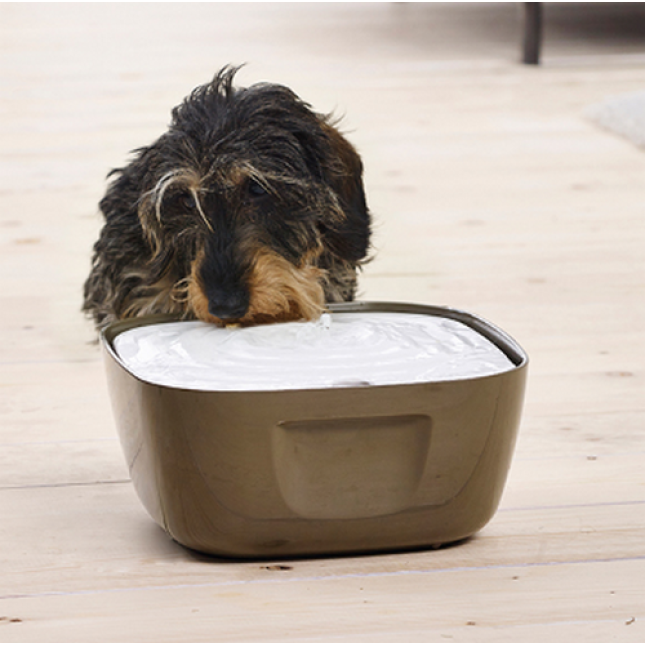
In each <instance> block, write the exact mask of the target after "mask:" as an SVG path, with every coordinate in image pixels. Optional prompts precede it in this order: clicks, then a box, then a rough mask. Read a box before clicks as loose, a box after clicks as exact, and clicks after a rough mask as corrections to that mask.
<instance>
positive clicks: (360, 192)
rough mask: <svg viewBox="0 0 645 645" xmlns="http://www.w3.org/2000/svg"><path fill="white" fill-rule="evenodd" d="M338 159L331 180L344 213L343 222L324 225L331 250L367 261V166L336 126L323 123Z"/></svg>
mask: <svg viewBox="0 0 645 645" xmlns="http://www.w3.org/2000/svg"><path fill="white" fill-rule="evenodd" d="M322 128H323V130H324V132H325V134H326V137H327V139H328V141H329V143H330V144H331V155H332V157H333V159H334V161H333V162H332V163H330V164H329V166H328V168H329V175H330V176H328V177H327V181H328V182H329V185H330V187H331V188H332V189H333V190H334V192H335V193H336V197H337V199H338V201H339V205H340V207H341V209H342V211H343V217H342V219H340V220H336V218H334V221H326V222H321V230H322V232H323V235H324V238H325V243H326V246H327V248H329V249H330V250H332V251H333V253H334V254H335V255H337V256H338V257H340V258H342V259H344V260H347V261H349V262H351V263H353V264H356V263H358V262H360V261H361V260H363V259H365V257H366V256H367V253H368V250H369V240H370V235H371V216H370V213H369V210H368V208H367V202H366V199H365V190H364V188H363V163H362V161H361V158H360V156H359V155H358V153H357V152H356V150H355V149H354V147H353V146H352V145H351V144H350V143H349V141H347V139H345V137H344V136H343V135H342V134H341V133H340V132H339V131H338V130H337V129H336V128H335V127H334V126H332V125H330V124H329V123H327V122H323V123H322Z"/></svg>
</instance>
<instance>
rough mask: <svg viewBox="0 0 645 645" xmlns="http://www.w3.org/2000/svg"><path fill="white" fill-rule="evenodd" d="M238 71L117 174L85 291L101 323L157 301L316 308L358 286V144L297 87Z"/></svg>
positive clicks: (235, 310)
mask: <svg viewBox="0 0 645 645" xmlns="http://www.w3.org/2000/svg"><path fill="white" fill-rule="evenodd" d="M236 71H237V69H236V68H232V67H226V68H224V69H223V70H221V71H220V72H219V73H218V74H217V75H216V76H215V78H214V80H213V81H212V82H211V83H208V84H206V85H203V86H201V87H198V88H197V89H195V90H194V91H193V92H192V94H190V96H188V97H187V98H186V99H185V100H184V102H183V103H182V104H181V105H179V106H178V107H176V108H175V109H174V110H173V112H172V122H171V124H170V127H169V129H168V131H167V132H166V133H164V134H163V135H162V136H161V137H159V139H157V140H156V141H155V142H154V143H153V144H152V145H150V146H148V147H145V148H140V149H139V150H136V151H135V153H134V158H133V160H132V161H131V163H130V164H129V165H127V166H126V167H125V168H121V169H117V170H114V171H112V173H110V176H111V177H112V181H111V183H110V185H109V187H108V190H107V193H106V195H105V197H104V198H103V200H102V201H101V203H100V208H101V211H102V212H103V215H104V216H105V224H104V227H103V229H102V231H101V233H100V236H99V239H98V241H97V242H96V244H95V246H94V257H93V261H92V270H91V273H90V275H89V277H88V279H87V281H86V283H85V290H84V295H85V301H84V306H83V309H84V311H85V312H87V313H88V314H90V315H91V316H92V317H93V319H94V321H95V323H96V325H97V327H102V326H103V325H105V324H108V323H110V322H112V321H114V320H117V319H120V318H125V317H131V316H140V315H145V314H153V313H174V314H178V315H180V316H182V317H184V318H198V319H201V320H205V321H210V322H216V323H230V322H236V323H241V324H256V323H266V322H273V321H283V320H297V319H313V318H315V317H317V316H318V315H319V314H320V313H321V312H322V311H323V309H324V306H325V302H338V301H345V300H352V299H353V297H354V294H355V289H356V274H357V269H358V268H359V267H360V265H361V264H362V263H363V262H364V261H365V258H366V255H367V253H368V247H369V238H370V215H369V212H368V209H367V205H366V202H365V194H364V190H363V183H362V163H361V160H360V158H359V156H358V154H357V153H356V151H355V150H354V148H353V147H352V146H351V144H350V143H349V142H348V141H347V140H346V139H345V138H344V137H343V136H342V135H341V134H340V133H339V132H338V130H337V129H336V128H335V127H334V124H333V123H332V121H331V119H330V118H329V117H327V116H323V115H320V114H317V113H315V112H313V111H312V110H311V108H310V106H309V105H308V104H306V103H304V102H303V101H302V100H300V99H299V98H298V97H297V96H296V95H295V94H294V93H293V92H292V91H291V90H290V89H288V88H286V87H282V86H279V85H272V84H264V83H263V84H258V85H253V86H251V87H249V88H236V87H234V86H233V78H234V75H235V73H236Z"/></svg>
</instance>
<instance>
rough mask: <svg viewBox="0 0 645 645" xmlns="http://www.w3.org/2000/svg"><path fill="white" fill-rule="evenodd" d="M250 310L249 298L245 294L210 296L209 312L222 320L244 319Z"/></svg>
mask: <svg viewBox="0 0 645 645" xmlns="http://www.w3.org/2000/svg"><path fill="white" fill-rule="evenodd" d="M248 308H249V300H248V297H247V296H246V295H245V294H243V293H236V294H218V295H210V296H209V298H208V311H209V313H210V314H211V315H212V316H215V317H217V318H219V319H220V320H235V319H237V318H242V317H243V316H244V314H245V313H246V312H247V310H248Z"/></svg>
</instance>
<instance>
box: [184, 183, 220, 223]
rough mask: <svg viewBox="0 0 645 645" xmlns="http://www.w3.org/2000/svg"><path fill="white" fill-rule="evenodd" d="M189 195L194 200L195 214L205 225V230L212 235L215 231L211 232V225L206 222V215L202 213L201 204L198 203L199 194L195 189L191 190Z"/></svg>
mask: <svg viewBox="0 0 645 645" xmlns="http://www.w3.org/2000/svg"><path fill="white" fill-rule="evenodd" d="M190 193H191V195H192V196H193V199H194V200H195V206H196V207H197V212H198V213H199V215H200V217H201V218H202V219H203V220H204V224H206V228H208V230H209V231H210V232H211V233H214V232H215V231H214V230H213V225H212V224H211V223H210V222H209V221H208V217H206V213H204V210H203V209H202V205H201V202H200V201H199V194H198V193H197V189H196V188H191V189H190Z"/></svg>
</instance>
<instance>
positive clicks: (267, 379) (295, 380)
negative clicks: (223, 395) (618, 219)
mask: <svg viewBox="0 0 645 645" xmlns="http://www.w3.org/2000/svg"><path fill="white" fill-rule="evenodd" d="M114 346H115V349H116V351H117V354H118V355H119V357H120V358H121V360H122V361H123V363H124V364H125V365H126V367H127V368H128V369H129V370H130V371H131V372H132V373H133V374H135V375H136V376H137V377H139V378H140V379H142V380H144V381H147V382H152V383H156V384H159V385H166V386H171V387H178V388H186V389H194V390H229V391H231V390H238V391H239V390H244V391H249V390H293V389H311V388H327V387H347V386H358V385H394V384H402V383H419V382H429V381H444V380H454V379H461V378H469V377H475V376H485V375H489V374H495V373H498V372H504V371H507V370H510V369H512V368H513V367H514V365H513V363H512V362H511V361H510V359H509V358H508V357H507V356H506V355H505V354H504V353H503V352H502V351H501V350H500V349H498V348H497V347H496V346H495V345H493V344H492V343H491V342H490V341H489V340H487V339H486V338H484V337H483V336H482V335H481V334H479V333H478V332H476V331H475V330H474V329H471V328H470V327H468V326H466V325H464V324H462V323H460V322H457V321H455V320H451V319H448V318H441V317H435V316H426V315H422V314H404V313H334V314H324V315H323V316H322V317H321V318H320V319H319V320H318V321H315V322H293V323H279V324H274V325H260V326H257V327H240V328H221V327H217V326H215V325H211V324H208V323H203V322H176V323H164V324H159V325H148V326H145V327H136V328H133V329H130V330H128V331H126V332H123V333H121V334H119V335H118V336H117V337H116V338H115V340H114Z"/></svg>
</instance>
